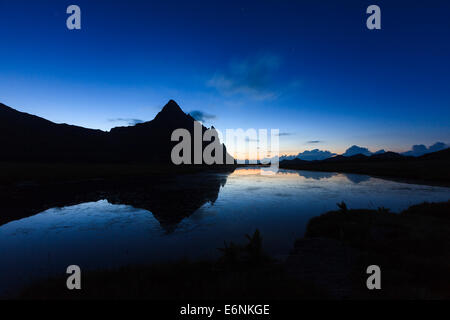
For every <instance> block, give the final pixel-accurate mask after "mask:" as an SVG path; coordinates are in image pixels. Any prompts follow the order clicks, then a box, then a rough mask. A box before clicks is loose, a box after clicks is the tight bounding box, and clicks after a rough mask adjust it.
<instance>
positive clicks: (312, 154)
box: [280, 149, 336, 161]
mask: <svg viewBox="0 0 450 320" xmlns="http://www.w3.org/2000/svg"><path fill="white" fill-rule="evenodd" d="M335 155H336V153H332V152H330V151H328V150H319V149H314V150H306V151H303V152H300V153H299V154H298V155H296V156H282V157H280V161H282V160H292V159H295V158H298V159H301V160H306V161H313V160H324V159H328V158H331V157H333V156H335Z"/></svg>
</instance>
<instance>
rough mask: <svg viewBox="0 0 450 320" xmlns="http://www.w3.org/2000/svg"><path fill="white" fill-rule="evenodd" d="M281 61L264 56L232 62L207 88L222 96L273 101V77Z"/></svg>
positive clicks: (215, 76)
mask: <svg viewBox="0 0 450 320" xmlns="http://www.w3.org/2000/svg"><path fill="white" fill-rule="evenodd" d="M280 64H281V59H280V58H279V57H277V56H275V55H270V54H265V55H260V56H258V57H256V58H253V59H247V60H242V61H234V62H232V63H231V64H230V65H229V67H228V69H227V70H225V71H224V72H220V73H216V74H215V75H214V76H213V77H212V78H211V79H210V80H209V81H208V83H207V84H208V86H210V87H213V88H215V89H216V90H218V91H219V92H220V93H222V94H223V95H244V96H249V97H252V98H254V99H258V100H266V99H273V98H274V97H276V94H275V93H274V92H272V90H271V87H272V85H273V77H274V74H275V72H276V71H277V70H278V69H279V67H280Z"/></svg>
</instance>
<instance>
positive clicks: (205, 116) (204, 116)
mask: <svg viewBox="0 0 450 320" xmlns="http://www.w3.org/2000/svg"><path fill="white" fill-rule="evenodd" d="M189 114H190V115H191V116H192V118H194V119H195V120H197V121H201V122H206V121H208V120H212V119H215V118H216V116H215V115H213V114H209V113H206V112H203V111H200V110H193V111H191V112H189Z"/></svg>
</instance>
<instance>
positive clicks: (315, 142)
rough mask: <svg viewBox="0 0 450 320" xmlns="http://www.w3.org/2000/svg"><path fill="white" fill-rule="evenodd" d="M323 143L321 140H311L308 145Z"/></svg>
mask: <svg viewBox="0 0 450 320" xmlns="http://www.w3.org/2000/svg"><path fill="white" fill-rule="evenodd" d="M322 142H323V141H320V140H310V141H306V143H308V144H317V143H322Z"/></svg>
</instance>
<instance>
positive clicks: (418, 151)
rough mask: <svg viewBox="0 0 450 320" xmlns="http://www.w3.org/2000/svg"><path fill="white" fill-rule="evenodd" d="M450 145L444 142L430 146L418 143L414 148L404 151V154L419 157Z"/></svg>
mask: <svg viewBox="0 0 450 320" xmlns="http://www.w3.org/2000/svg"><path fill="white" fill-rule="evenodd" d="M449 147H450V146H449V145H448V144H445V143H443V142H436V143H435V144H433V145H431V146H429V147H428V148H427V147H426V146H425V145H423V144H416V145H414V146H412V149H411V150H409V151H406V152H403V153H402V154H403V155H404V156H413V157H419V156H422V155H424V154H427V153H431V152H436V151H441V150H444V149H447V148H449Z"/></svg>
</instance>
